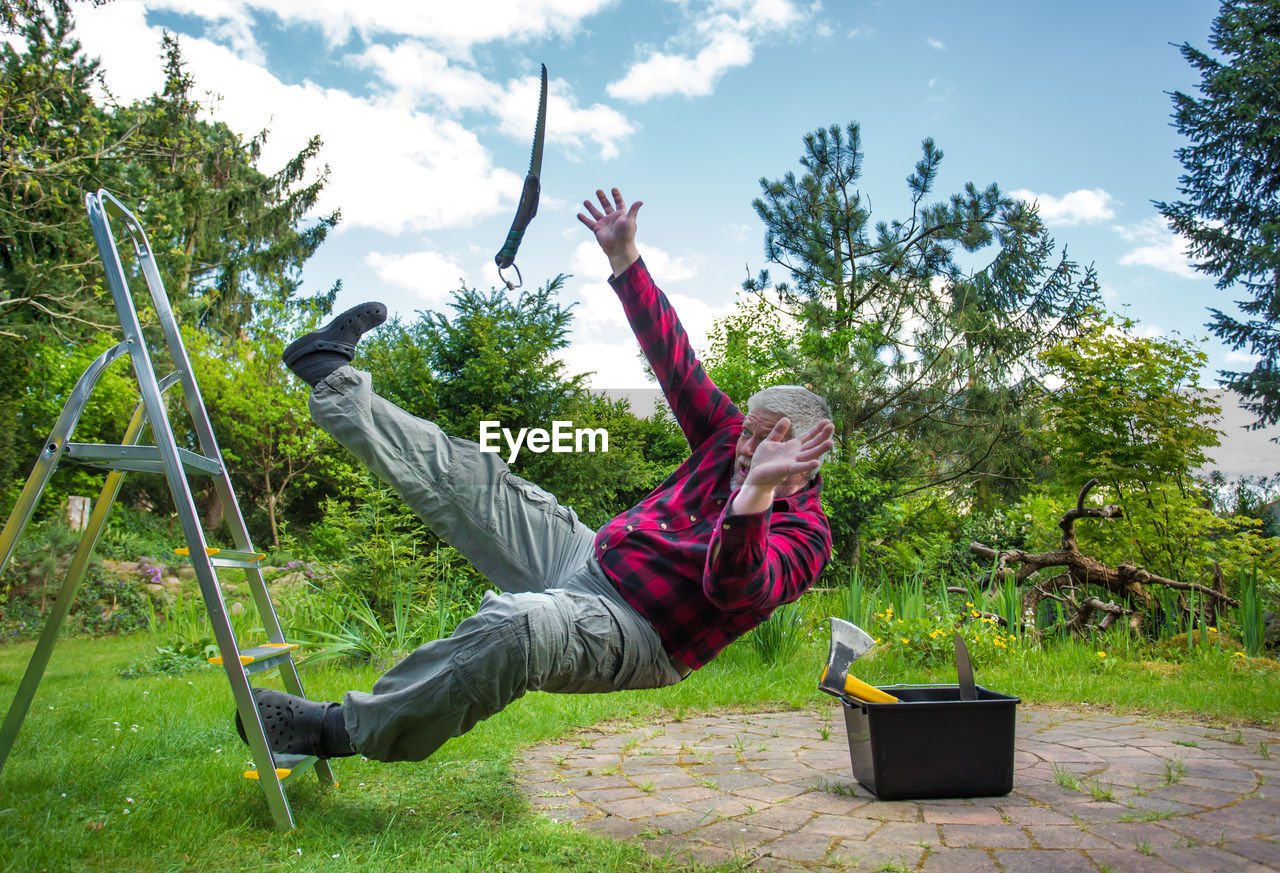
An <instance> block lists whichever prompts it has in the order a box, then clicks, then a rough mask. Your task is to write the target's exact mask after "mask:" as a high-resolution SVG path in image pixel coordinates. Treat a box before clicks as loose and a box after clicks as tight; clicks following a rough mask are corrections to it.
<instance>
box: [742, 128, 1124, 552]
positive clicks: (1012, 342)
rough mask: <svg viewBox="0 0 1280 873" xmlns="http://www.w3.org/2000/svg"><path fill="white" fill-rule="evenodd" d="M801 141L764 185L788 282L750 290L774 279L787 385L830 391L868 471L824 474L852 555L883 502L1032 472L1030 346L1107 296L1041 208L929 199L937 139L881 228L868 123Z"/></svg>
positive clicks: (770, 252)
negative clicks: (795, 158)
mask: <svg viewBox="0 0 1280 873" xmlns="http://www.w3.org/2000/svg"><path fill="white" fill-rule="evenodd" d="M804 149H805V152H804V155H803V157H802V158H801V161H800V163H801V166H802V167H803V169H804V173H803V175H802V176H800V177H799V178H797V177H796V175H795V174H794V173H787V174H786V175H785V176H784V177H783V178H782V179H780V180H778V181H769V180H767V179H762V180H761V181H760V186H761V189H762V192H763V196H762V197H760V198H758V199H756V200H755V201H754V203H753V205H754V207H755V210H756V212H757V214H759V216H760V218H761V220H762V221H763V222H764V225H765V257H766V258H767V259H768V261H769V262H770V263H773V264H776V265H778V266H780V267H782V268H784V269H785V270H786V272H787V274H788V277H789V281H788V282H779V283H778V284H777V285H773V284H772V283H771V280H770V277H769V274H768V272H767V271H762V272H761V273H760V275H759V277H758V278H756V279H751V280H748V282H747V283H746V284H745V287H746V288H747V290H749V291H754V292H760V293H763V292H765V291H766V290H767V289H770V288H772V289H773V290H774V291H775V292H776V299H777V305H778V306H780V307H781V308H782V309H784V310H785V311H786V312H787V314H788V315H789V316H791V318H793V319H794V320H795V322H796V323H798V324H799V329H798V332H797V334H796V336H795V357H794V360H795V363H794V365H793V368H792V372H791V373H789V374H788V378H787V380H788V381H795V382H801V383H807V384H811V385H812V386H813V388H814V390H815V391H818V392H819V393H821V394H823V395H825V396H826V397H827V399H828V401H829V402H830V403H831V406H832V411H833V413H834V416H835V419H836V427H837V431H836V437H837V444H838V446H839V447H840V451H841V454H842V455H843V456H844V458H845V459H846V460H850V461H854V460H856V462H857V463H856V466H857V469H858V470H859V471H860V475H859V477H857V481H849V482H847V483H843V484H842V481H841V480H840V479H839V478H838V477H836V476H833V475H828V477H827V478H828V485H829V486H831V487H829V488H828V489H827V490H828V491H829V492H830V493H829V494H828V495H827V497H828V500H829V502H830V503H831V504H832V508H833V509H835V510H837V511H840V512H845V513H849V514H848V515H846V517H844V518H843V519H842V520H841V523H842V525H845V526H846V528H845V529H846V530H847V531H848V533H847V534H846V535H845V536H844V538H843V539H844V541H843V542H841V543H838V548H840V549H841V550H842V551H843V552H844V553H845V555H846V556H849V557H853V556H854V555H856V552H857V530H858V528H859V527H860V526H861V522H862V520H864V519H865V518H867V517H869V516H870V515H872V514H874V513H875V512H876V511H877V508H878V507H879V506H881V505H883V503H884V502H885V501H887V500H891V499H893V498H894V497H896V496H900V495H903V494H907V493H911V492H913V491H919V490H923V489H927V488H933V487H936V486H939V485H948V484H949V485H952V486H953V487H954V486H955V485H959V484H964V483H966V482H973V483H979V484H981V483H987V484H990V483H991V482H1002V481H1008V478H1009V477H1010V476H1011V475H1014V474H1016V473H1018V472H1019V471H1020V470H1022V468H1025V458H1023V457H1022V456H1023V455H1025V454H1027V452H1028V451H1029V449H1030V447H1029V443H1028V441H1027V440H1026V439H1024V438H1023V437H1022V428H1021V422H1022V418H1023V415H1024V414H1025V410H1027V409H1029V408H1030V407H1031V406H1032V404H1031V403H1029V402H1028V399H1029V397H1031V396H1032V395H1034V394H1035V392H1036V390H1037V383H1036V382H1035V380H1034V379H1033V378H1031V377H1032V376H1033V375H1034V373H1035V371H1036V369H1037V366H1038V365H1037V362H1036V360H1035V355H1034V353H1035V352H1036V351H1037V350H1038V349H1040V348H1042V347H1043V346H1044V345H1045V344H1047V343H1052V342H1055V341H1057V340H1059V339H1061V338H1063V337H1066V336H1070V335H1072V334H1073V333H1074V332H1075V331H1077V330H1078V329H1079V327H1080V325H1081V323H1082V319H1083V317H1084V316H1085V315H1086V314H1087V313H1088V312H1089V311H1091V308H1092V307H1094V306H1095V305H1096V303H1097V301H1098V298H1099V291H1098V284H1097V281H1096V278H1095V275H1094V273H1093V270H1092V268H1088V269H1083V270H1082V269H1081V268H1080V267H1079V266H1078V265H1077V264H1076V263H1075V262H1073V261H1072V260H1070V258H1069V257H1068V256H1067V253H1066V251H1065V249H1064V250H1063V251H1062V253H1061V255H1057V254H1056V246H1055V245H1054V242H1053V240H1052V238H1051V237H1050V236H1049V234H1048V232H1047V231H1046V229H1045V227H1044V225H1043V224H1042V223H1041V221H1040V218H1039V216H1038V214H1037V213H1036V210H1035V208H1034V207H1032V206H1029V205H1028V204H1025V203H1022V202H1020V201H1016V200H1011V199H1009V198H1007V197H1005V196H1004V195H1002V194H1001V193H1000V190H999V188H998V187H997V186H995V185H990V186H988V187H987V188H985V189H983V190H979V189H978V188H977V187H975V186H974V185H972V184H968V185H966V186H965V187H964V189H963V191H962V193H959V194H955V195H952V196H951V197H950V198H949V199H948V200H946V201H943V202H938V203H930V202H929V197H930V196H931V192H932V191H933V188H934V186H935V184H936V182H937V179H938V173H939V167H940V165H941V162H942V157H943V155H942V152H941V150H939V149H938V148H937V147H936V146H935V145H934V143H933V141H932V140H931V139H926V140H925V141H924V142H923V145H922V156H921V159H920V161H919V162H918V163H917V164H916V166H915V171H914V172H913V173H912V174H911V175H910V176H909V177H908V178H907V186H908V189H909V193H910V212H909V215H908V217H906V218H905V219H901V220H894V221H890V222H883V221H882V222H879V223H878V224H876V225H874V227H873V225H872V223H871V211H870V206H869V204H868V203H867V202H866V201H865V200H864V198H863V195H862V194H861V192H860V191H859V190H858V188H857V183H858V180H859V178H860V177H861V173H862V159H863V154H862V144H861V137H860V130H859V127H858V125H857V124H854V123H851V124H849V125H848V126H847V127H845V128H843V129H842V128H840V127H839V126H835V125H833V126H832V127H830V128H827V129H820V130H817V131H815V132H813V133H811V134H809V135H808V136H806V137H805V140H804ZM984 255H985V257H984ZM766 296H768V295H766ZM775 357H776V356H775ZM775 381H777V380H775ZM872 471H874V472H872ZM864 474H866V475H864ZM868 475H869V476H870V478H868ZM873 480H878V481H873ZM846 492H847V493H846ZM986 493H987V492H986V490H984V489H980V490H979V491H978V496H979V497H980V498H982V497H985V496H986Z"/></svg>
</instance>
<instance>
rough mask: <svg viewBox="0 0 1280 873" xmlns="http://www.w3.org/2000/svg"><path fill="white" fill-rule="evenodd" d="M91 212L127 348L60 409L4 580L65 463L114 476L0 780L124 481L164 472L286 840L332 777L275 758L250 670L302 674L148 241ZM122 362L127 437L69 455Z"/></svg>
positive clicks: (45, 647) (306, 764)
mask: <svg viewBox="0 0 1280 873" xmlns="http://www.w3.org/2000/svg"><path fill="white" fill-rule="evenodd" d="M84 202H85V208H86V210H87V212H88V215H89V224H90V227H91V228H92V231H93V236H94V241H95V243H96V244H97V247H98V252H99V255H100V256H101V259H102V266H103V272H104V274H105V277H106V282H107V287H108V289H109V291H110V293H111V298H112V302H113V303H114V304H115V308H116V313H117V315H118V317H119V320H120V326H121V329H122V331H123V333H124V339H123V341H122V342H120V343H118V344H117V345H115V346H113V347H112V348H110V349H108V350H107V351H105V352H103V354H102V355H100V356H99V357H98V358H97V359H96V360H95V361H94V362H93V363H91V364H90V365H89V367H88V368H87V369H86V370H85V372H84V374H83V375H82V376H81V377H80V379H79V381H78V382H77V383H76V386H75V388H74V389H73V390H72V392H71V396H70V397H69V398H68V399H67V402H66V404H65V405H64V406H63V409H62V412H61V413H60V414H59V416H58V421H57V423H56V424H55V426H54V430H53V433H52V434H51V436H50V437H49V439H48V441H46V443H45V446H44V448H43V449H42V450H41V452H40V456H39V457H38V458H37V460H36V463H35V465H34V467H33V469H32V472H31V475H30V476H29V478H28V480H27V483H26V486H25V487H24V488H23V490H22V492H21V494H20V495H19V498H18V502H17V503H16V504H15V506H14V509H13V511H12V513H11V514H10V517H9V520H8V522H7V523H6V524H5V527H4V530H3V531H0V570H3V569H4V567H5V566H6V565H7V564H8V562H9V559H10V558H11V557H12V554H13V552H14V550H15V548H16V544H17V541H18V539H19V537H20V536H21V534H22V532H23V530H25V528H26V526H27V523H28V522H29V521H30V519H31V516H32V514H33V513H34V510H35V507H36V505H37V503H38V502H39V499H40V495H41V494H42V493H43V491H44V488H45V486H46V485H47V484H48V482H49V479H50V478H51V477H52V475H53V473H54V471H55V469H56V468H57V466H58V463H59V461H60V460H61V459H63V458H68V457H69V458H72V459H74V460H78V461H81V462H83V463H89V464H95V465H98V466H107V467H108V469H109V471H110V472H109V473H108V475H107V477H106V481H105V482H104V484H103V488H102V493H101V494H100V495H99V497H98V500H97V502H96V503H95V505H94V509H93V512H92V514H91V516H90V519H89V523H88V526H87V527H86V529H85V531H84V535H83V536H82V537H81V541H80V545H79V547H78V548H77V550H76V553H75V556H74V557H73V558H72V561H71V565H70V567H69V568H68V571H67V575H66V578H65V580H64V582H63V584H62V587H61V588H60V590H59V593H58V596H57V598H56V599H55V601H54V606H53V609H52V610H51V613H50V615H49V618H48V620H47V622H46V624H45V628H44V630H43V632H42V633H41V635H40V638H39V640H38V641H37V644H36V649H35V652H34V654H33V655H32V658H31V660H30V662H29V663H28V665H27V670H26V672H25V673H24V675H23V678H22V680H21V682H20V684H19V687H18V690H17V693H16V695H15V697H14V701H13V704H12V705H11V706H10V708H9V710H8V712H7V714H6V716H5V720H4V722H3V724H0V773H2V772H3V769H4V765H5V762H6V761H7V760H8V757H9V755H10V753H11V752H12V749H13V746H14V743H15V741H16V739H17V735H18V731H19V729H20V728H21V725H22V722H23V720H24V718H25V717H26V715H27V712H28V711H29V709H30V706H31V703H32V701H33V700H34V697H35V694H36V691H37V688H38V686H39V683H40V680H41V678H42V677H43V674H44V672H45V670H46V668H47V667H48V663H49V660H50V658H51V656H52V651H53V647H54V644H55V643H56V641H57V638H58V633H59V631H60V629H61V627H62V625H63V623H64V621H65V619H66V616H67V613H68V612H69V611H70V607H71V604H72V602H73V601H74V599H75V595H76V591H77V590H78V588H79V586H80V583H81V581H82V580H83V578H84V574H85V571H86V570H87V568H88V565H89V561H90V558H91V557H92V555H93V552H94V550H95V549H96V547H97V545H98V542H99V540H100V538H101V535H102V532H103V530H104V529H105V526H106V522H107V518H108V516H109V514H110V510H111V507H112V506H113V505H114V503H115V501H116V499H117V498H118V496H119V492H120V487H121V485H122V484H123V482H124V477H125V476H126V475H127V473H128V472H129V471H130V470H131V469H133V470H141V471H144V472H159V473H163V475H164V477H165V480H166V483H167V485H168V487H169V492H170V495H171V497H172V498H173V503H174V507H175V509H176V514H177V515H178V518H179V521H180V523H181V527H182V533H183V539H184V540H185V541H186V543H187V548H186V553H187V554H188V556H189V559H190V562H191V566H192V569H193V570H194V571H195V576H196V581H197V584H198V585H199V588H200V593H201V597H202V599H203V600H204V604H205V610H206V612H207V614H208V617H209V625H210V627H211V628H212V630H213V635H214V639H215V641H216V642H217V647H218V651H219V653H220V655H221V660H222V663H223V668H224V671H225V673H226V676H227V681H228V684H230V686H231V692H232V697H233V698H234V700H235V705H236V710H237V712H238V713H239V714H240V717H241V720H242V721H243V723H244V726H245V734H246V736H247V738H248V742H249V748H250V751H251V753H252V756H253V760H254V763H255V765H256V767H257V769H256V770H255V771H250V773H249V774H246V775H252V776H253V777H254V778H256V779H257V780H258V782H259V784H260V785H261V786H262V790H263V792H264V794H265V796H266V800H267V805H268V807H269V809H270V811H271V815H272V817H273V819H274V820H275V822H276V824H277V825H278V826H280V827H283V828H291V827H293V824H294V822H293V815H292V812H291V811H290V809H289V801H288V799H287V798H286V797H285V794H284V783H286V782H289V781H292V780H293V779H295V778H297V777H298V776H299V775H300V774H301V773H303V772H305V770H307V769H314V770H315V772H316V774H317V776H318V777H319V779H320V781H321V784H324V785H335V784H336V782H335V780H334V778H333V772H332V770H331V769H330V765H329V762H328V761H327V760H324V759H315V758H310V757H307V758H299V756H278V757H277V756H273V754H272V752H271V749H270V746H269V744H268V742H267V734H266V730H265V727H264V725H263V723H262V719H261V717H260V715H259V713H258V708H257V704H256V701H255V699H254V696H253V689H252V686H251V685H250V682H249V671H248V670H246V666H247V664H246V661H247V663H248V664H250V665H252V666H251V667H250V669H251V670H252V672H259V671H261V670H262V669H264V667H265V668H273V669H277V670H279V673H280V676H281V679H282V680H283V683H284V685H285V688H286V689H287V690H288V691H290V692H292V693H294V694H297V695H303V690H302V684H301V680H300V679H299V677H298V671H297V664H296V662H295V661H294V659H293V657H292V655H291V654H290V647H286V646H285V645H284V644H285V640H284V636H283V632H282V630H281V627H280V622H279V617H278V616H277V614H276V612H275V607H274V605H273V604H272V602H271V596H270V593H269V592H268V591H267V587H266V580H265V578H264V577H263V575H262V568H261V566H260V564H258V562H257V559H256V557H255V555H256V553H255V552H254V549H253V544H252V542H251V539H250V537H249V530H248V527H247V525H246V524H245V521H244V515H243V513H242V512H241V510H240V504H239V501H237V500H236V496H235V491H234V489H233V488H232V485H231V477H230V474H229V471H228V470H227V467H226V464H225V463H224V462H223V459H222V452H221V449H220V448H219V447H218V442H217V439H216V438H215V437H214V434H213V428H212V425H211V423H210V421H209V415H208V411H207V409H206V408H205V405H204V399H203V398H202V397H201V395H200V389H199V386H198V385H197V384H196V380H195V375H194V373H193V370H192V367H191V361H190V359H189V358H188V356H187V350H186V346H185V344H184V343H183V341H182V335H181V332H180V330H179V328H178V324H177V321H176V319H175V317H174V314H173V309H172V306H171V305H170V303H169V298H168V295H167V294H166V293H165V290H164V283H163V281H162V279H161V277H160V272H159V269H158V268H157V265H156V262H155V256H154V254H153V252H152V250H151V245H150V243H149V242H148V240H147V236H146V232H145V230H144V229H143V227H142V224H141V222H139V221H138V219H137V218H136V217H135V216H134V215H133V213H131V212H130V211H129V210H128V209H127V208H126V207H125V206H124V204H122V203H121V202H120V201H119V200H118V199H116V198H115V197H114V196H113V195H112V194H111V193H110V192H109V191H106V190H105V189H101V190H99V191H97V192H90V193H88V194H86V195H85V200H84ZM111 215H114V216H115V217H116V218H118V219H119V220H120V226H121V227H122V228H123V230H124V232H125V233H126V234H127V236H128V238H129V241H130V242H131V243H132V244H133V251H134V254H135V256H136V266H137V267H138V269H139V271H140V272H141V274H142V278H143V279H144V280H145V282H146V285H147V290H148V292H149V293H150V296H151V301H152V304H153V305H154V307H155V311H156V313H157V316H158V321H159V326H160V330H161V332H162V334H163V337H164V344H165V347H166V348H165V351H167V353H168V355H169V357H170V359H171V360H172V363H173V365H174V372H172V373H170V374H169V375H168V376H166V377H165V378H164V379H159V380H158V379H157V378H156V372H155V366H154V362H153V360H152V355H151V351H150V349H149V347H148V345H147V342H146V337H145V336H144V334H143V331H142V326H141V324H140V322H139V319H138V311H137V308H136V307H135V304H134V301H133V294H132V291H131V288H130V277H129V274H127V273H126V271H125V268H124V263H123V262H122V260H121V257H120V250H119V248H118V247H117V245H116V237H115V234H114V232H113V230H112V224H111V218H110V216H111ZM135 279H136V276H135ZM126 354H127V355H128V356H129V359H130V363H131V364H132V366H133V371H134V376H135V378H136V380H137V384H138V394H139V401H138V404H137V406H136V407H135V409H134V413H133V417H132V419H131V420H130V423H129V426H128V428H127V429H126V431H125V436H124V439H123V442H122V443H121V444H111V445H103V444H90V443H71V442H70V439H71V436H72V433H73V432H74V430H75V427H76V425H77V423H78V422H79V419H80V416H81V413H82V412H83V411H84V408H85V405H86V404H87V402H88V400H89V397H90V395H91V394H92V391H93V389H94V388H95V387H96V385H97V383H98V381H99V380H100V379H101V377H102V374H103V373H104V372H105V370H106V369H107V367H108V366H110V365H111V363H113V362H114V361H115V360H117V359H119V358H121V357H123V356H124V355H126ZM175 384H181V385H182V389H183V391H182V393H183V402H184V405H185V407H186V410H187V413H188V415H189V418H190V420H191V424H192V427H193V429H194V432H195V436H196V438H197V440H198V442H199V448H200V453H199V454H198V455H197V454H195V453H192V452H189V451H187V450H186V449H185V448H180V447H179V446H178V444H177V440H176V437H175V434H174V431H173V426H172V423H171V422H170V420H169V413H168V410H167V407H166V405H165V397H164V395H165V392H166V391H168V389H169V388H171V387H172V386H173V385H175ZM148 424H149V425H150V427H151V433H152V437H153V439H154V443H155V445H154V446H139V445H138V443H139V440H140V438H141V435H142V432H143V429H144V428H145V427H146V426H147V425H148ZM188 469H190V470H191V471H192V474H196V473H203V474H207V475H212V476H213V478H214V486H215V488H216V491H217V495H218V499H219V500H221V501H222V506H223V518H224V520H225V522H226V525H227V528H228V529H229V532H230V534H231V537H232V539H233V540H234V543H235V546H236V548H237V549H238V550H239V552H240V554H239V555H232V557H231V558H229V559H225V560H221V564H222V565H225V566H228V567H234V568H238V569H241V570H243V572H244V573H245V575H246V579H247V581H248V582H249V590H250V591H251V592H252V594H253V599H254V604H255V606H256V608H257V612H258V615H259V617H260V619H261V620H262V625H263V630H264V631H265V632H266V634H267V636H268V640H269V642H268V644H267V645H266V646H264V647H261V648H264V649H267V650H268V651H266V652H261V653H259V655H265V656H266V657H264V658H259V657H258V656H257V655H255V656H253V657H248V658H247V659H242V658H241V656H240V650H239V646H238V643H237V641H236V638H235V630H234V628H233V627H232V625H231V619H230V614H229V610H228V609H227V604H226V601H225V598H224V597H223V595H222V588H221V585H220V583H219V580H218V577H217V573H216V570H215V566H214V563H215V559H214V558H213V557H212V555H213V554H214V553H216V552H217V551H218V550H217V549H210V548H209V547H208V543H207V541H206V538H205V533H204V529H203V526H202V525H201V522H200V517H199V513H198V511H197V508H196V504H195V496H194V494H193V492H192V488H191V483H190V481H189V480H188ZM273 647H281V648H282V652H281V654H279V655H275V654H272V653H271V652H270V651H269V650H270V649H271V648H273ZM251 651H255V652H256V651H257V650H256V649H254V650H251ZM255 660H261V663H257V664H254V663H253V662H254V661H255Z"/></svg>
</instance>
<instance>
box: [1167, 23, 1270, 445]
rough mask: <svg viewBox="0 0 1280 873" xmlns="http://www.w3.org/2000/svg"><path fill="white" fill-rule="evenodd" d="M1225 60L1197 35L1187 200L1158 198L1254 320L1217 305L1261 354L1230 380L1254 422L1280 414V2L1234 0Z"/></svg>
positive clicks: (1223, 38) (1184, 114)
mask: <svg viewBox="0 0 1280 873" xmlns="http://www.w3.org/2000/svg"><path fill="white" fill-rule="evenodd" d="M1209 42H1210V44H1211V45H1212V46H1213V48H1214V49H1215V50H1216V51H1217V52H1218V53H1219V54H1220V55H1221V59H1218V58H1214V57H1210V56H1209V55H1207V54H1205V53H1204V52H1202V51H1200V50H1199V49H1196V48H1193V47H1192V46H1191V45H1190V44H1189V43H1183V45H1182V46H1181V47H1180V51H1181V52H1182V56H1183V57H1184V58H1186V60H1187V62H1188V63H1189V64H1191V66H1192V67H1194V68H1195V69H1196V70H1198V71H1199V72H1200V92H1201V96H1199V97H1194V96H1191V95H1188V94H1183V93H1182V92H1176V93H1174V94H1173V95H1172V97H1173V106H1174V114H1173V118H1174V126H1175V127H1176V128H1177V130H1178V132H1179V133H1181V134H1183V135H1184V136H1186V137H1187V138H1188V139H1189V140H1190V141H1191V144H1190V145H1187V146H1184V147H1182V148H1180V149H1178V151H1177V155H1178V159H1179V160H1180V161H1181V162H1182V166H1183V168H1184V169H1185V170H1186V174H1185V175H1183V176H1181V177H1180V179H1179V187H1178V190H1179V192H1181V193H1182V194H1183V195H1184V197H1185V198H1186V199H1184V200H1179V201H1178V202H1176V203H1172V204H1170V203H1157V204H1156V206H1157V207H1158V208H1159V209H1160V211H1161V212H1163V213H1164V215H1165V217H1166V218H1167V219H1168V220H1169V222H1170V223H1171V224H1172V226H1173V229H1174V230H1176V231H1177V232H1178V233H1180V234H1182V235H1183V236H1185V237H1186V238H1188V239H1189V240H1190V241H1191V254H1192V256H1193V257H1194V258H1196V259H1197V261H1198V263H1197V264H1196V267H1197V269H1199V270H1201V271H1203V272H1205V273H1208V274H1210V275H1213V276H1217V277H1218V278H1217V283H1216V284H1217V286H1218V288H1220V289H1222V290H1224V291H1225V290H1227V289H1230V288H1233V287H1238V288H1240V289H1242V290H1243V291H1244V292H1245V294H1246V295H1247V296H1246V299H1244V300H1238V301H1236V302H1237V304H1238V305H1239V307H1240V310H1241V311H1242V312H1243V313H1244V315H1245V318H1243V319H1241V318H1236V317H1234V316H1232V315H1229V314H1227V313H1225V312H1222V311H1221V310H1219V309H1212V308H1211V309H1210V312H1211V313H1212V316H1213V320H1212V321H1211V322H1210V324H1209V328H1210V329H1211V330H1212V331H1213V332H1214V333H1215V334H1216V335H1218V336H1219V337H1221V338H1223V339H1224V340H1226V342H1227V343H1228V344H1229V345H1230V346H1231V347H1232V348H1233V349H1240V348H1247V349H1248V350H1249V351H1250V352H1251V353H1253V354H1255V355H1258V356H1259V360H1258V362H1257V364H1255V365H1254V368H1253V369H1252V370H1250V371H1248V372H1235V371H1223V372H1222V373H1221V374H1220V375H1221V377H1222V378H1221V380H1220V381H1221V383H1222V384H1223V385H1224V386H1226V387H1228V388H1230V389H1232V390H1234V391H1236V392H1238V393H1239V394H1240V395H1241V396H1243V397H1244V398H1245V404H1244V405H1245V407H1246V408H1247V409H1249V411H1250V412H1252V413H1253V414H1254V415H1256V416H1257V417H1258V418H1257V421H1256V422H1254V425H1253V426H1254V427H1255V428H1260V427H1264V426H1266V425H1269V424H1275V423H1276V422H1277V421H1280V332H1277V330H1276V320H1277V318H1278V317H1280V0H1226V2H1224V3H1223V4H1222V8H1221V10H1220V12H1219V13H1218V17H1217V19H1215V20H1214V23H1213V30H1212V33H1211V34H1210V37H1209Z"/></svg>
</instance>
